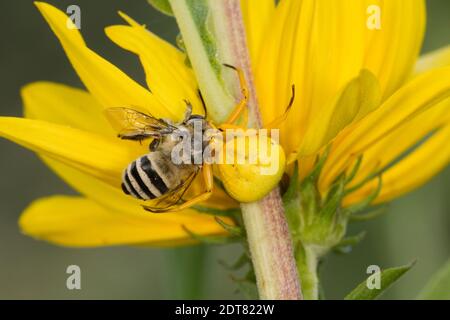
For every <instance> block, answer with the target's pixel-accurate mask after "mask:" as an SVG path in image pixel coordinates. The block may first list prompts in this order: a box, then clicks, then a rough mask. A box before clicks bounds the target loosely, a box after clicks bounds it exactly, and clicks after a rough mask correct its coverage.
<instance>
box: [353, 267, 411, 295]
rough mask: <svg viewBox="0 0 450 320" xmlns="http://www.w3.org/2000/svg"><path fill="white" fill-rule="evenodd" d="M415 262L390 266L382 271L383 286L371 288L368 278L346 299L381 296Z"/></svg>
mask: <svg viewBox="0 0 450 320" xmlns="http://www.w3.org/2000/svg"><path fill="white" fill-rule="evenodd" d="M414 264H415V261H414V262H412V263H410V264H408V265H405V266H401V267H395V268H389V269H386V270H383V271H381V274H380V276H381V288H380V289H369V288H368V287H367V279H366V280H365V281H363V282H362V283H360V284H359V285H358V286H357V287H356V288H355V289H354V290H353V291H352V292H350V293H349V294H348V295H347V296H346V297H345V300H373V299H376V298H377V297H378V296H380V295H381V294H382V293H383V292H384V291H386V289H387V288H389V287H390V286H391V285H392V284H393V283H394V282H396V281H397V280H398V279H399V278H400V277H401V276H403V275H404V274H405V273H406V272H407V271H409V270H410V269H411V268H412V267H413V266H414Z"/></svg>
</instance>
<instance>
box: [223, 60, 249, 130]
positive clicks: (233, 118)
mask: <svg viewBox="0 0 450 320" xmlns="http://www.w3.org/2000/svg"><path fill="white" fill-rule="evenodd" d="M224 66H225V67H228V68H231V69H233V70H235V71H236V72H237V73H238V77H239V83H240V86H241V92H242V99H241V101H239V103H238V104H237V105H236V106H235V107H234V110H233V112H232V113H231V114H230V116H229V117H228V119H227V121H225V123H229V124H231V123H233V122H235V121H236V120H237V119H239V116H240V115H241V114H242V112H243V111H244V109H245V108H246V107H247V105H248V87H247V83H246V81H245V77H244V73H243V72H242V70H241V69H238V68H236V67H234V66H232V65H229V64H224ZM245 122H247V119H246V121H245ZM245 126H247V123H246V124H245Z"/></svg>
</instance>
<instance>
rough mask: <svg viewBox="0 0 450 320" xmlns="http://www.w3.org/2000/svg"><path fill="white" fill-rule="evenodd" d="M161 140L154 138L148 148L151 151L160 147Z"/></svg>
mask: <svg viewBox="0 0 450 320" xmlns="http://www.w3.org/2000/svg"><path fill="white" fill-rule="evenodd" d="M159 142H160V140H159V139H154V140H153V141H152V142H151V143H150V146H149V147H148V148H149V149H150V151H155V150H156V149H157V148H158V146H159Z"/></svg>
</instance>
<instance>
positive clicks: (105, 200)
mask: <svg viewBox="0 0 450 320" xmlns="http://www.w3.org/2000/svg"><path fill="white" fill-rule="evenodd" d="M41 157H42V159H43V160H44V162H45V163H46V164H47V165H48V166H50V168H52V170H53V171H55V172H56V173H57V174H58V175H59V176H60V177H61V178H62V179H63V180H64V181H66V182H67V183H68V184H69V185H70V186H71V187H72V188H74V189H75V190H77V191H78V192H80V193H81V194H83V195H84V196H86V197H88V198H90V199H93V200H95V201H96V202H98V203H100V204H101V205H102V206H104V207H107V208H109V209H111V210H113V211H120V212H124V213H126V214H130V215H134V216H138V217H142V216H145V217H147V216H148V215H149V213H148V212H147V211H144V210H143V208H142V205H144V204H145V202H144V201H141V200H137V199H135V198H133V197H130V196H127V195H125V194H124V193H123V191H122V190H121V188H120V185H110V184H107V183H105V182H104V181H101V180H99V179H97V178H96V177H94V176H92V175H89V174H86V173H84V172H82V171H80V170H78V169H76V168H73V167H70V166H68V165H66V164H64V163H62V162H60V161H56V160H53V159H50V158H49V157H46V156H41ZM192 190H196V191H197V193H196V194H199V193H200V191H201V190H204V187H203V188H202V189H201V188H199V186H198V185H196V184H193V185H192ZM189 191H191V188H190V189H189ZM201 205H202V206H206V207H212V208H216V209H228V208H232V207H237V205H236V203H235V202H234V201H232V200H231V199H230V197H229V196H226V195H224V192H220V191H219V190H216V189H214V193H213V196H212V197H211V198H210V200H209V201H207V202H206V203H202V204H201ZM188 211H190V210H188ZM150 215H152V216H154V218H161V219H169V220H171V221H174V222H177V221H178V222H180V223H181V222H183V221H186V220H185V219H186V216H184V215H183V214H182V213H180V212H176V213H171V214H160V215H154V214H150ZM187 221H189V220H187Z"/></svg>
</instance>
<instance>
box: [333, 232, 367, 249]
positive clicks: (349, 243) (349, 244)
mask: <svg viewBox="0 0 450 320" xmlns="http://www.w3.org/2000/svg"><path fill="white" fill-rule="evenodd" d="M365 237H366V231H362V232H360V233H358V234H357V235H355V236H350V237H346V238H344V239H342V240H341V242H339V243H338V244H337V245H336V246H334V247H333V251H334V252H336V253H343V254H344V253H350V252H351V251H352V249H353V247H354V246H356V245H357V244H359V243H360V242H361V241H362V240H363V239H364V238H365Z"/></svg>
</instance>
